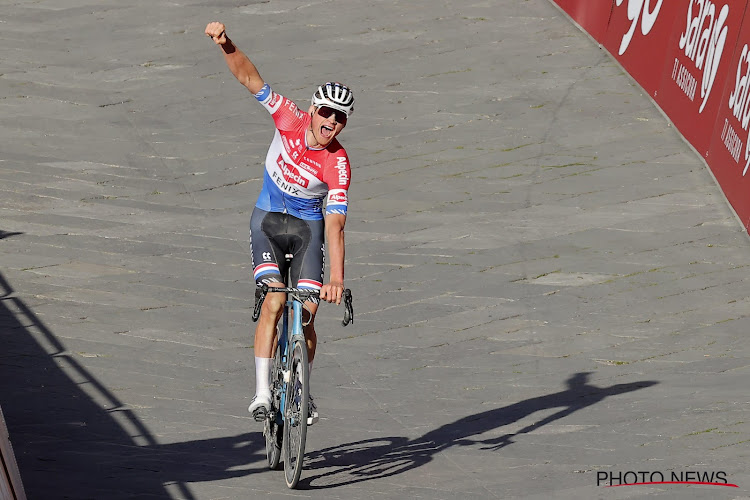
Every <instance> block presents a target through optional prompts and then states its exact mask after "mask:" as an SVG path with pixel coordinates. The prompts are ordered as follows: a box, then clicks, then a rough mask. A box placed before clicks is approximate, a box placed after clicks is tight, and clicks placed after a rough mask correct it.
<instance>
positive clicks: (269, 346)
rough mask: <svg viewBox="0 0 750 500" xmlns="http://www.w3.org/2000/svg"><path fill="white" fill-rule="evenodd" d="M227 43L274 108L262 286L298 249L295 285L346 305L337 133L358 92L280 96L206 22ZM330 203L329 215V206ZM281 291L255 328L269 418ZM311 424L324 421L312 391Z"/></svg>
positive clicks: (251, 84)
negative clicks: (301, 100) (303, 104)
mask: <svg viewBox="0 0 750 500" xmlns="http://www.w3.org/2000/svg"><path fill="white" fill-rule="evenodd" d="M206 35H207V36H209V37H211V38H212V39H213V41H214V43H216V44H217V45H219V46H220V47H221V49H222V52H223V54H224V59H225V61H226V63H227V66H229V69H230V71H231V72H232V74H233V75H234V76H235V77H236V78H237V80H239V82H240V83H241V84H242V85H244V86H245V87H246V88H247V89H248V90H249V91H250V92H252V93H253V94H254V95H255V98H256V99H257V100H258V101H259V102H260V103H261V105H262V106H263V107H264V108H265V109H266V110H267V111H268V112H269V113H270V114H271V117H272V118H273V121H274V124H275V126H276V132H275V134H274V137H273V140H272V142H271V145H270V147H269V149H268V153H267V155H266V161H265V175H264V178H263V187H262V189H261V192H260V196H259V197H258V201H257V203H256V205H255V208H254V209H253V214H252V216H251V218H250V247H251V253H252V265H253V275H254V277H255V282H256V284H258V285H259V284H262V283H265V284H268V285H269V286H284V282H283V281H284V279H283V276H284V274H285V271H286V265H287V262H286V259H285V255H286V254H293V255H294V258H293V259H292V263H291V269H290V277H291V281H292V283H291V285H292V286H296V287H299V288H312V289H317V290H320V299H322V300H325V301H327V302H330V303H336V304H340V303H341V297H342V294H343V291H344V224H345V223H346V211H347V205H348V198H347V190H348V189H349V182H350V178H351V169H350V166H349V158H348V156H347V154H346V151H345V150H344V148H343V147H342V146H341V144H339V142H338V140H337V136H338V135H339V134H340V133H341V131H342V130H343V129H344V127H345V126H346V123H347V119H348V118H349V116H350V115H351V114H352V112H353V110H354V97H353V95H352V92H351V90H350V89H349V88H348V87H346V86H345V85H342V84H340V83H333V82H328V83H325V84H323V85H321V86H319V87H318V89H317V90H316V91H315V93H314V94H313V96H312V104H311V105H310V107H309V109H308V112H307V113H304V112H303V111H301V110H300V109H299V108H298V107H297V106H296V104H295V103H293V102H292V101H291V100H289V99H287V98H285V97H283V96H281V95H279V94H277V93H276V92H274V91H273V90H272V89H271V87H270V86H269V85H268V84H267V83H266V82H265V81H264V80H263V79H262V78H261V76H260V74H259V73H258V70H257V69H256V67H255V65H254V64H253V63H252V62H251V61H250V59H249V58H248V57H247V56H246V55H245V54H244V53H243V52H242V51H241V50H240V49H238V48H237V47H236V46H235V45H234V44H233V43H232V41H231V40H230V39H229V37H228V36H227V33H226V27H225V26H224V24H222V23H220V22H212V23H209V24H208V25H207V26H206ZM324 202H325V215H324V211H323V204H324ZM324 237H325V238H326V239H327V240H328V251H329V255H330V281H329V282H328V283H327V284H323V276H324V268H325V241H324ZM285 300H286V299H285V296H284V294H281V293H272V294H268V295H267V296H266V299H265V301H264V303H263V307H262V309H261V314H260V318H259V320H258V324H257V326H256V329H255V380H256V387H255V397H254V398H253V400H252V403H251V404H250V407H249V408H248V410H249V411H250V413H252V415H253V417H254V418H255V420H257V421H263V420H264V419H265V418H266V416H267V415H268V412H269V410H270V403H271V391H270V387H269V372H270V366H271V361H272V356H273V346H274V343H275V337H276V324H277V323H278V321H279V319H280V317H281V314H282V311H283V307H284V302H285ZM317 308H318V301H317V300H311V301H308V302H306V303H305V309H306V310H305V313H304V317H303V325H306V326H304V333H305V339H306V341H307V348H308V356H309V363H310V370H312V363H313V359H314V357H315V348H316V345H317V335H316V333H315V323H314V320H315V313H316V311H317ZM309 410H310V411H309V415H310V417H309V418H308V424H310V425H311V424H313V423H315V422H317V420H318V418H319V417H318V411H317V408H316V407H315V403H313V402H312V397H310V408H309Z"/></svg>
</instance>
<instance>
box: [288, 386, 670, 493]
mask: <svg viewBox="0 0 750 500" xmlns="http://www.w3.org/2000/svg"><path fill="white" fill-rule="evenodd" d="M589 375H590V372H582V373H576V374H574V375H573V376H571V377H570V378H569V379H568V380H567V381H566V385H567V389H566V390H564V391H560V392H556V393H554V394H548V395H546V396H539V397H536V398H531V399H527V400H525V401H520V402H518V403H514V404H512V405H510V406H505V407H502V408H496V409H494V410H488V411H485V412H482V413H477V414H475V415H470V416H468V417H464V418H462V419H459V420H457V421H455V422H453V423H450V424H446V425H444V426H442V427H440V428H438V429H435V430H434V431H430V432H428V433H427V434H425V435H423V436H421V437H418V438H416V439H413V440H410V439H408V438H405V437H386V438H380V439H367V440H363V441H357V442H354V443H349V444H344V445H340V446H335V447H331V448H327V449H323V450H320V451H313V452H308V453H307V455H306V459H307V460H308V462H307V464H306V467H305V468H306V469H307V470H308V471H310V472H313V473H314V471H315V470H316V469H329V468H332V469H333V470H331V471H329V472H323V473H321V474H318V475H313V474H310V475H309V476H308V477H307V478H304V479H303V480H302V481H300V485H299V487H300V488H302V489H323V488H333V487H338V486H344V485H347V484H355V483H360V482H363V481H369V480H372V479H382V478H385V477H389V476H394V475H396V474H401V473H403V472H406V471H409V470H412V469H415V468H417V467H420V466H422V465H424V464H426V463H428V462H430V461H431V460H432V458H433V457H434V456H435V455H436V454H438V453H440V452H441V451H443V450H446V449H448V448H450V447H452V446H472V445H477V444H479V445H482V449H484V450H499V449H500V448H503V447H505V446H508V445H510V444H512V443H513V438H514V437H515V436H518V435H522V434H527V433H529V432H532V431H533V430H535V429H538V428H539V427H542V426H544V425H546V424H549V423H551V422H554V421H555V420H559V419H561V418H563V417H566V416H568V415H570V414H571V413H574V412H576V411H578V410H581V409H583V408H586V407H588V406H591V405H594V404H596V403H598V402H600V401H601V400H603V399H604V398H606V397H609V396H616V395H618V394H623V393H626V392H631V391H636V390H638V389H643V388H646V387H651V386H653V385H655V384H657V383H658V382H655V381H643V382H634V383H630V384H617V385H613V386H611V387H604V388H601V387H596V386H593V385H589V383H588V378H589ZM552 408H560V411H557V412H555V413H553V414H552V415H549V416H547V417H545V418H542V419H541V420H539V421H537V422H534V423H532V424H530V425H528V426H526V427H524V428H522V429H520V430H519V431H517V432H513V433H509V434H505V435H503V436H500V437H495V438H491V439H486V440H478V439H470V438H471V437H472V436H479V435H480V434H483V433H485V432H488V431H492V430H494V429H498V428H501V427H503V426H506V425H509V424H512V423H514V422H517V421H519V420H521V419H522V418H524V417H527V416H529V415H531V414H533V413H536V412H538V411H543V410H547V409H552Z"/></svg>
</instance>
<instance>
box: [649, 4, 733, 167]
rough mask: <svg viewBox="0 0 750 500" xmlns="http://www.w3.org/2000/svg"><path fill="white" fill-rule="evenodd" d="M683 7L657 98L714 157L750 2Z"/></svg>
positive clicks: (701, 148)
mask: <svg viewBox="0 0 750 500" xmlns="http://www.w3.org/2000/svg"><path fill="white" fill-rule="evenodd" d="M680 3H681V4H683V8H682V9H681V11H680V12H678V15H677V18H676V19H675V29H674V30H673V31H672V37H671V38H670V40H669V44H668V47H667V59H666V61H665V65H664V68H662V80H661V85H660V87H659V91H658V94H657V95H656V96H655V100H656V102H657V103H658V104H659V106H660V107H661V108H662V109H663V110H664V112H665V113H666V114H667V115H668V116H669V118H670V119H671V120H672V122H673V123H674V124H675V126H676V127H677V128H678V129H679V130H680V132H682V135H683V136H684V137H685V138H686V139H687V140H688V142H690V144H692V145H693V146H694V147H695V149H696V150H697V151H698V152H699V153H700V154H701V155H703V156H704V157H705V158H707V159H708V155H709V146H710V144H711V139H712V137H713V135H714V125H715V124H716V117H717V115H718V113H719V104H720V102H721V100H722V94H723V93H724V87H725V85H726V82H727V77H728V75H729V68H730V59H731V58H732V53H733V52H734V47H735V45H736V44H737V37H738V36H739V33H740V25H741V23H742V18H743V16H744V14H745V6H746V4H747V0H713V1H712V0H690V1H688V2H680ZM685 3H686V5H685Z"/></svg>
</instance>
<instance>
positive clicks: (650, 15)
mask: <svg viewBox="0 0 750 500" xmlns="http://www.w3.org/2000/svg"><path fill="white" fill-rule="evenodd" d="M624 1H625V0H616V3H617V6H618V7H619V6H620V5H622V3H623V2H624ZM627 2H628V19H629V20H630V29H628V31H627V33H625V35H624V36H623V37H622V41H621V42H620V48H619V50H618V52H617V53H618V55H623V54H624V53H625V51H626V50H628V46H630V41H631V40H632V39H633V35H634V34H635V30H636V28H637V27H638V22H639V21H640V25H641V33H642V34H643V35H644V36H646V35H648V34H649V33H650V32H651V28H653V27H654V24H655V23H656V18H657V17H658V16H659V11H660V10H661V4H662V3H663V2H664V0H658V1H657V2H656V3H655V4H654V6H653V8H652V7H651V0H627Z"/></svg>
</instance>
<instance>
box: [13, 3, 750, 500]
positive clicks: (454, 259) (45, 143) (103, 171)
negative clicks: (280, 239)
mask: <svg viewBox="0 0 750 500" xmlns="http://www.w3.org/2000/svg"><path fill="white" fill-rule="evenodd" d="M622 8H624V7H622ZM2 10H3V12H2V18H1V19H0V22H1V24H2V26H3V29H2V30H1V31H0V40H2V42H3V47H4V53H3V57H2V58H0V134H2V137H3V139H4V141H3V146H2V155H0V345H2V346H3V347H2V348H1V349H0V403H2V406H3V411H4V412H5V416H6V420H7V423H8V427H9V430H10V434H11V439H12V440H13V445H14V448H15V451H16V454H17V458H18V462H19V467H20V470H21V474H22V477H23V479H24V482H25V487H26V491H27V494H28V496H29V498H31V499H37V498H39V499H57V498H61V499H62V498H70V499H101V498H107V499H119V498H122V499H126V498H127V499H132V498H170V499H189V500H194V499H212V500H219V499H229V500H234V499H240V498H271V499H273V498H289V496H290V495H292V496H295V497H302V498H326V499H328V498H333V499H336V498H339V499H347V500H349V499H372V498H430V499H457V498H467V499H474V498H476V499H484V498H502V499H513V498H524V499H542V498H544V499H547V498H561V499H579V498H601V499H621V498H644V497H649V498H651V497H654V498H665V499H667V498H679V499H684V498H726V499H742V498H750V473H749V472H748V470H747V467H746V463H747V462H748V443H750V428H748V424H747V419H746V417H745V415H746V413H747V411H748V409H750V408H749V405H750V400H749V399H748V396H747V394H746V391H744V384H745V380H746V379H747V376H748V375H750V373H749V371H750V352H749V351H748V347H747V343H746V342H745V336H746V333H747V331H748V327H749V326H750V324H749V323H748V319H747V318H748V316H747V312H746V311H747V305H748V302H749V301H750V298H749V296H748V293H747V291H746V290H747V287H746V285H745V280H744V272H745V270H746V268H747V267H748V266H750V243H749V241H748V237H747V234H746V233H745V232H744V230H743V228H742V227H741V225H740V224H739V223H738V221H737V219H736V217H735V215H734V214H733V213H732V211H731V210H730V208H729V207H728V205H727V203H726V201H725V200H724V198H723V195H722V194H721V191H720V190H719V188H718V187H717V185H716V183H715V182H714V180H713V178H712V176H711V174H710V172H709V171H708V170H707V167H706V166H705V164H703V163H702V161H701V160H700V158H699V157H698V156H697V155H696V154H695V153H694V151H693V150H692V149H691V148H690V147H689V146H687V145H686V143H685V142H684V141H683V140H682V139H681V138H680V137H679V136H678V134H677V133H676V131H675V130H674V128H672V127H671V126H670V124H669V123H667V122H666V121H665V119H664V117H663V115H662V114H661V113H660V112H659V111H658V110H657V109H656V108H655V107H654V105H653V103H652V102H651V101H650V100H649V99H648V97H647V96H645V95H644V94H643V93H642V92H641V91H640V89H639V88H638V87H637V86H635V85H634V84H633V82H632V81H631V80H630V79H629V78H628V77H627V75H625V74H624V73H623V71H622V70H621V68H620V67H619V66H618V65H617V64H616V63H615V62H614V61H613V60H612V59H611V58H610V57H609V56H608V55H607V54H606V53H605V52H604V51H603V50H602V49H600V48H599V47H597V46H596V44H595V43H593V42H592V41H591V40H590V38H588V37H587V36H586V35H585V34H584V33H582V32H581V31H579V30H578V29H577V28H576V27H575V26H574V25H573V24H572V23H571V22H570V21H569V20H568V19H567V18H566V17H565V15H564V14H562V13H561V12H560V11H559V10H558V9H557V8H556V7H555V6H554V5H553V4H552V3H551V2H549V1H548V0H527V1H523V2H521V1H511V0H493V1H485V2H478V1H468V2H456V1H442V2H434V1H432V2H429V1H427V0H409V1H401V0H399V1H393V2H369V3H368V2H358V1H354V2H347V1H342V0H311V1H309V2H306V3H300V2H297V1H294V0H274V1H268V0H244V1H237V0H217V1H213V0H212V1H207V0H180V1H177V2H164V1H161V0H159V1H152V0H148V1H146V0H136V1H132V2H126V3H122V2H115V1H111V0H110V1H96V2H94V1H92V0H54V1H52V0H40V1H33V2H32V1H29V0H22V1H18V2H13V3H11V4H8V5H5V6H3V9H2ZM212 20H221V21H223V22H225V23H226V24H227V26H228V29H229V33H230V36H231V37H232V38H233V39H234V40H235V41H236V43H237V44H238V45H239V46H240V47H241V48H242V49H243V50H246V51H247V52H248V53H249V54H250V55H251V56H252V58H253V60H254V62H255V63H256V64H257V65H258V67H259V69H260V71H261V74H262V75H263V76H264V77H265V79H266V80H267V81H268V82H269V83H271V84H272V85H273V87H274V89H276V90H277V91H279V92H281V93H283V94H285V95H286V96H288V97H290V98H292V99H294V100H296V101H297V102H298V103H300V104H304V103H305V102H307V100H308V99H309V94H310V92H311V89H313V88H314V86H315V85H317V84H319V83H320V82H321V81H323V80H325V79H336V80H341V81H345V82H347V83H348V84H349V85H351V86H352V87H353V88H354V89H355V92H356V95H357V112H356V113H355V115H354V116H353V117H352V120H351V121H350V123H349V124H348V126H347V128H346V130H345V132H344V134H343V135H342V142H343V143H344V145H345V146H346V147H347V151H348V152H349V154H350V157H351V159H352V165H353V185H352V189H351V198H352V203H351V207H350V213H349V217H348V220H347V228H346V229H347V233H346V235H347V285H348V286H349V287H351V288H352V289H353V291H354V294H355V311H356V320H355V323H354V324H353V325H351V326H349V327H347V328H345V329H344V328H341V326H340V318H341V314H342V311H341V310H340V308H335V307H330V306H329V307H323V308H322V309H321V313H320V317H319V319H318V326H319V332H320V339H321V343H320V346H319V350H318V356H317V358H316V361H315V370H314V372H313V382H312V384H313V389H314V393H315V396H316V402H317V403H318V405H319V407H320V409H321V414H322V418H321V421H320V422H319V423H318V424H317V425H316V426H315V427H313V428H312V429H311V431H310V433H309V437H308V447H307V450H308V454H307V457H306V462H305V469H304V471H303V476H302V481H301V483H300V489H299V490H298V491H295V492H290V491H288V490H287V489H286V487H285V486H284V482H283V478H282V475H281V473H278V472H274V471H268V470H267V468H266V466H265V453H264V448H263V447H264V442H263V437H262V435H261V433H260V429H259V427H258V425H257V424H255V423H254V422H252V421H251V419H250V418H249V415H248V414H247V412H246V408H247V404H248V402H249V399H250V397H251V396H252V394H251V387H252V386H253V384H254V379H253V377H254V374H253V369H252V357H253V350H252V347H253V339H252V335H251V331H252V324H251V321H250V316H251V311H250V309H249V307H250V305H251V300H252V283H251V281H250V272H251V269H250V262H249V255H248V242H247V236H248V223H249V217H250V213H251V211H252V206H253V203H254V200H255V197H256V196H257V193H258V191H259V189H260V185H261V175H262V167H261V163H262V161H263V159H264V158H265V152H266V148H267V146H268V142H269V141H270V138H271V135H272V129H271V128H270V127H271V122H270V120H269V119H268V117H267V116H265V112H264V111H263V110H262V109H261V108H260V107H259V106H258V105H257V104H256V103H254V100H253V99H252V96H250V95H249V94H248V93H247V92H246V91H245V89H244V88H242V87H241V86H240V85H239V84H238V83H237V82H236V81H234V79H233V77H232V76H231V74H230V73H229V72H228V70H227V69H226V67H225V65H224V62H223V60H222V57H221V55H220V53H219V52H218V49H217V48H216V47H214V46H213V45H212V44H211V42H210V41H208V40H206V38H205V36H204V35H203V28H204V27H205V25H206V23H207V22H209V21H212ZM627 471H649V472H659V473H662V474H664V475H666V476H667V477H670V476H669V475H670V474H672V473H673V472H674V473H675V474H678V475H679V474H686V473H688V472H702V473H703V472H705V473H718V472H724V473H725V477H726V479H727V481H728V482H730V483H734V484H737V485H738V486H739V487H738V488H730V487H723V486H695V485H693V486H686V485H643V486H627V487H620V488H604V487H602V486H601V485H599V486H597V476H598V475H599V474H601V473H606V474H614V475H617V474H624V473H625V472H627Z"/></svg>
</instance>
